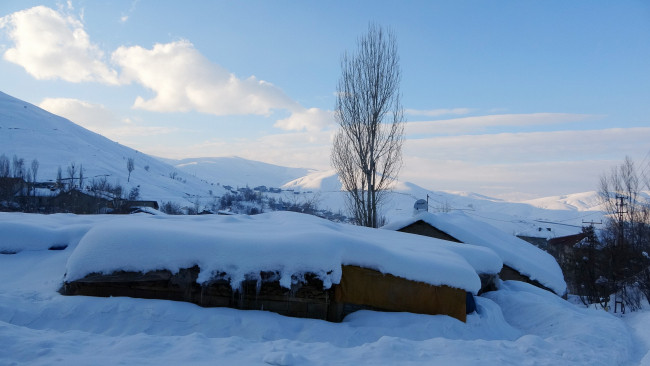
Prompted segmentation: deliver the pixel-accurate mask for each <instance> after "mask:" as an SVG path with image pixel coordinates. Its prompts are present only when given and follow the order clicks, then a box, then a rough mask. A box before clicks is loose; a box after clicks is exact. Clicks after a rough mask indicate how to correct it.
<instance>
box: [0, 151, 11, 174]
mask: <svg viewBox="0 0 650 366" xmlns="http://www.w3.org/2000/svg"><path fill="white" fill-rule="evenodd" d="M10 172H11V170H10V169H9V158H7V156H5V154H2V155H0V178H9V177H10V175H11V173H10Z"/></svg>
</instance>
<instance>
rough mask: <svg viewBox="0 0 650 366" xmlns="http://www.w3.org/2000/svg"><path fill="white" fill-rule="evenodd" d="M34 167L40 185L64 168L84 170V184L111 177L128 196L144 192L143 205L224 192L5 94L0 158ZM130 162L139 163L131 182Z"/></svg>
mask: <svg viewBox="0 0 650 366" xmlns="http://www.w3.org/2000/svg"><path fill="white" fill-rule="evenodd" d="M2 154H4V155H5V156H7V158H9V159H13V156H14V155H15V156H17V157H18V158H19V159H20V158H22V159H24V160H25V165H26V166H27V167H29V166H30V164H31V161H32V160H33V159H36V160H38V162H39V169H38V174H37V177H36V179H37V181H54V180H55V179H56V174H57V170H58V168H59V167H61V169H62V172H63V177H66V174H67V173H66V172H67V167H68V166H70V164H72V163H74V164H75V166H76V169H77V170H78V169H79V168H80V167H83V175H84V177H85V182H86V183H89V182H90V181H91V180H92V179H94V178H100V177H106V178H107V180H108V181H109V182H110V183H111V184H120V185H121V186H123V187H124V189H125V192H129V190H130V189H131V188H132V187H137V186H139V188H140V195H141V198H142V199H147V200H158V201H176V202H179V203H183V201H185V202H193V201H194V200H195V197H196V196H200V197H205V198H207V197H209V196H210V191H212V194H220V193H221V192H223V191H224V190H223V188H221V187H219V186H216V185H211V184H210V183H207V182H205V181H201V180H200V179H198V178H196V177H194V176H192V175H190V174H187V173H184V172H182V171H180V170H178V169H176V168H174V167H173V166H171V165H169V164H167V163H164V162H162V161H161V160H159V159H157V158H154V157H152V156H149V155H147V154H144V153H141V152H139V151H137V150H134V149H131V148H129V147H127V146H123V145H120V144H118V143H117V142H114V141H111V140H109V139H107V138H106V137H103V136H101V135H98V134H96V133H94V132H91V131H89V130H87V129H85V128H83V127H81V126H79V125H77V124H75V123H73V122H71V121H69V120H67V119H65V118H62V117H59V116H57V115H54V114H52V113H49V112H47V111H45V110H43V109H41V108H39V107H37V106H35V105H32V104H30V103H27V102H24V101H22V100H19V99H16V98H13V97H11V96H9V95H7V94H4V93H1V92H0V155H2ZM128 159H133V160H134V170H133V172H132V173H131V176H130V179H129V177H128V176H129V172H128V170H127V161H128Z"/></svg>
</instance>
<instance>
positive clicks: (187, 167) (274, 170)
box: [162, 156, 311, 188]
mask: <svg viewBox="0 0 650 366" xmlns="http://www.w3.org/2000/svg"><path fill="white" fill-rule="evenodd" d="M162 160H163V161H165V162H167V163H169V164H170V165H173V166H174V167H176V168H177V169H179V170H181V171H183V172H186V173H188V174H191V175H194V176H196V177H197V178H200V179H203V180H206V181H208V182H211V183H221V184H225V185H230V186H232V187H246V186H248V187H251V188H253V187H256V186H261V185H264V186H267V187H280V186H282V185H284V184H285V183H287V182H289V181H292V180H294V179H297V178H300V177H303V176H305V175H308V174H309V173H310V172H311V170H309V169H304V168H288V167H283V166H278V165H273V164H267V163H262V162H259V161H252V160H246V159H243V158H240V157H236V156H232V157H217V158H190V159H182V160H174V159H162Z"/></svg>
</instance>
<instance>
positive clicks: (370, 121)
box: [331, 24, 404, 227]
mask: <svg viewBox="0 0 650 366" xmlns="http://www.w3.org/2000/svg"><path fill="white" fill-rule="evenodd" d="M357 46H358V50H357V53H355V54H352V55H348V54H347V53H345V54H344V55H343V57H342V59H341V78H340V79H339V83H338V87H337V100H336V121H337V122H338V124H339V126H340V128H339V130H338V131H337V133H336V135H335V137H334V143H333V146H332V153H331V163H332V166H333V167H334V169H335V170H336V172H337V173H338V175H339V179H340V180H341V183H342V185H343V189H344V190H345V191H346V192H347V198H348V208H349V210H350V212H351V214H352V216H353V217H354V218H355V220H356V223H357V224H358V225H363V226H369V227H377V226H378V225H379V223H380V219H379V210H378V208H379V207H380V206H381V204H382V199H383V198H384V193H385V192H386V191H387V190H389V189H390V188H391V186H392V184H393V183H394V181H395V180H396V179H397V174H398V173H399V170H400V169H401V167H402V143H403V135H404V110H403V108H402V105H401V103H400V92H399V83H400V80H401V74H400V68H399V56H398V54H397V42H396V40H395V36H394V34H393V33H392V32H391V31H384V30H383V29H382V28H381V27H380V26H378V25H375V24H370V26H369V27H368V33H367V34H365V35H363V36H362V37H360V38H359V40H358V42H357Z"/></svg>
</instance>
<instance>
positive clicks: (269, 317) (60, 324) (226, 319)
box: [0, 214, 648, 366]
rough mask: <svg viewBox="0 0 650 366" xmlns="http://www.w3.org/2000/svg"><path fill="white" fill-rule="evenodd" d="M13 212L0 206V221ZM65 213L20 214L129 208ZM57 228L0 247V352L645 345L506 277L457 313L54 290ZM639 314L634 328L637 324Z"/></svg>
mask: <svg viewBox="0 0 650 366" xmlns="http://www.w3.org/2000/svg"><path fill="white" fill-rule="evenodd" d="M12 215H13V214H11V215H4V214H2V215H0V222H5V221H6V220H10V219H11V217H14V218H15V216H12ZM66 216H68V215H52V216H40V215H20V220H18V221H20V222H22V223H24V224H26V225H31V227H33V228H37V227H39V226H42V227H43V228H50V229H54V228H56V226H57V225H62V226H61V228H62V227H64V226H66V225H71V226H72V227H78V228H79V227H81V226H84V225H85V226H84V227H85V228H86V229H87V230H88V231H89V230H90V229H91V228H92V227H94V226H96V225H97V224H101V223H104V224H106V223H108V225H109V226H110V223H111V222H117V221H114V220H122V219H133V217H126V218H115V217H113V216H106V217H100V216H97V217H95V216H93V217H83V216H69V217H66ZM151 220H155V219H153V218H152V219H151ZM206 220H207V219H206ZM161 222H165V220H164V219H163V220H162V221H161ZM189 227H190V228H191V226H189ZM5 228H6V227H5ZM3 230H4V229H3ZM84 230H85V229H84ZM80 231H83V230H81V229H79V231H78V232H80ZM3 233H4V231H0V236H1V235H2V234H3ZM25 235H26V237H29V235H31V234H30V233H28V232H25ZM82 236H83V235H82ZM64 239H65V238H64ZM65 240H67V242H66V243H67V244H68V245H69V247H68V248H67V249H65V250H63V251H49V250H46V249H47V248H46V246H47V245H49V243H43V246H42V247H41V249H39V250H36V249H34V247H32V249H31V250H27V248H23V250H22V251H19V252H18V253H17V254H13V255H0V344H1V345H2V347H0V364H2V365H12V364H21V365H22V364H30V365H57V364H59V365H88V364H92V365H115V364H137V365H161V364H192V365H214V364H237V365H350V364H367V365H398V364H399V365H404V364H408V365H431V364H439V365H450V364H453V365H553V366H555V365H603V366H605V365H635V364H638V361H639V360H641V358H642V357H643V355H645V354H646V352H647V350H648V344H645V343H642V342H638V343H634V342H633V338H632V337H631V334H630V333H629V332H628V329H627V328H626V326H625V324H623V322H622V321H621V320H620V319H618V318H615V317H613V316H611V315H609V314H607V313H605V312H603V311H597V310H590V309H583V308H578V307H576V306H574V305H572V304H570V303H568V302H566V301H564V300H562V299H560V298H558V297H557V296H555V295H553V294H551V293H549V292H547V291H543V290H539V289H537V288H535V287H533V286H530V285H527V284H522V283H516V282H506V283H504V284H503V286H502V288H501V289H500V290H499V291H494V292H490V293H487V294H486V295H485V296H479V297H477V298H476V299H477V305H478V312H477V313H473V314H469V315H468V317H467V322H466V323H462V322H460V321H458V320H455V319H453V318H450V317H447V316H429V315H419V314H409V313H382V312H371V311H360V312H357V313H353V314H351V315H349V316H348V317H347V318H346V320H345V321H344V322H343V323H329V322H326V321H320V320H313V319H297V318H289V317H283V316H280V315H277V314H274V313H270V312H262V311H238V310H233V309H227V308H201V307H198V306H195V305H193V304H189V303H182V302H173V301H163V300H145V299H131V298H93V297H82V296H73V297H69V296H61V295H59V294H58V293H57V290H58V288H59V287H60V286H61V283H62V280H63V278H64V273H65V268H66V263H68V260H69V258H70V255H71V253H72V252H73V250H74V248H75V247H76V246H77V244H78V242H79V240H80V237H79V238H75V237H68V239H65ZM0 243H2V242H0ZM634 319H636V318H634ZM643 324H648V322H647V321H645V322H643ZM642 326H643V325H640V326H639V329H637V332H638V333H644V332H647V330H645V329H643V328H642Z"/></svg>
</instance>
